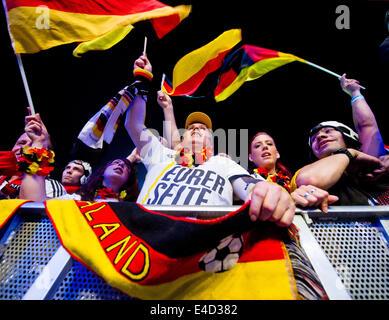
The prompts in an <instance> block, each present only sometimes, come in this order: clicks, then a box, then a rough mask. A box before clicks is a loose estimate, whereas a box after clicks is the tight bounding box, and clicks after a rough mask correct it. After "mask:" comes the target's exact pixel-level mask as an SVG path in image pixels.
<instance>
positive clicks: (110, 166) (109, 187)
mask: <svg viewBox="0 0 389 320" xmlns="http://www.w3.org/2000/svg"><path fill="white" fill-rule="evenodd" d="M138 195H139V185H138V180H137V177H136V167H135V166H134V164H133V163H132V162H130V161H128V160H127V159H115V160H112V161H110V162H108V163H107V164H106V165H104V166H102V167H101V168H99V169H98V170H97V171H96V172H95V173H94V174H92V175H91V176H90V178H89V179H88V181H87V183H86V184H85V185H83V186H82V187H81V200H85V201H94V200H106V199H110V200H113V201H115V200H114V199H116V200H117V201H132V202H135V201H136V199H137V197H138Z"/></svg>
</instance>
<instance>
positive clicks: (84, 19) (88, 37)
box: [3, 0, 191, 56]
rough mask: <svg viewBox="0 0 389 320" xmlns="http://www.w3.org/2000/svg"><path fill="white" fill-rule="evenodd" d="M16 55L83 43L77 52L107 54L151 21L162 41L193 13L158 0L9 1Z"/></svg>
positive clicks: (5, 4) (185, 7)
mask: <svg viewBox="0 0 389 320" xmlns="http://www.w3.org/2000/svg"><path fill="white" fill-rule="evenodd" d="M3 4H4V7H5V11H6V13H7V15H8V25H9V31H10V36H11V40H12V44H13V47H14V50H15V53H35V52H38V51H40V50H45V49H49V48H52V47H55V46H58V45H61V44H66V43H73V42H81V44H80V45H79V46H78V47H77V48H76V49H75V50H74V55H76V56H77V55H79V54H81V53H84V52H86V51H88V50H105V49H108V48H110V47H112V46H113V45H114V44H116V43H117V42H119V41H120V40H122V39H123V38H124V37H125V36H126V35H127V34H128V33H129V32H130V31H131V30H132V29H133V24H134V23H136V22H139V21H142V20H150V22H151V23H152V25H153V27H154V30H155V32H156V34H157V36H158V37H159V38H161V37H163V36H164V35H165V34H166V33H168V32H169V31H171V30H172V29H174V28H175V27H176V26H177V25H178V24H179V23H180V22H181V21H182V20H183V19H184V18H186V17H187V16H188V14H189V12H190V10H191V7H190V6H188V5H182V6H177V7H170V6H167V5H165V4H163V3H161V2H159V1H156V0H126V1H121V0H94V1H89V0H77V1H75V0H67V1H62V0H50V1H45V0H3Z"/></svg>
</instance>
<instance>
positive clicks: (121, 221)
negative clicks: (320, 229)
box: [46, 199, 297, 299]
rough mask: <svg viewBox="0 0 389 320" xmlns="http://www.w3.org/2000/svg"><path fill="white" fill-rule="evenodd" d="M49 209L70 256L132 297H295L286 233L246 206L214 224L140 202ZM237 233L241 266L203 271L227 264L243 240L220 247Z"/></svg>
mask: <svg viewBox="0 0 389 320" xmlns="http://www.w3.org/2000/svg"><path fill="white" fill-rule="evenodd" d="M46 209H47V213H48V215H49V217H50V219H51V221H52V222H53V224H54V227H55V229H56V231H57V234H58V236H59V238H60V241H61V243H62V245H63V246H64V247H65V248H66V249H67V250H68V251H69V253H70V254H71V255H72V256H73V257H74V258H75V259H77V260H78V261H80V262H81V263H83V264H84V265H85V266H86V267H88V268H89V269H91V270H92V271H93V272H95V273H96V274H97V275H98V276H100V277H102V278H103V279H105V281H107V283H108V284H110V285H111V286H113V287H115V288H117V289H119V290H121V291H122V292H124V293H126V294H128V295H130V296H132V297H137V298H140V299H296V298H297V291H296V286H295V281H294V278H293V275H292V269H291V264H290V260H289V257H288V254H287V252H286V249H285V246H284V244H283V241H282V233H283V232H284V231H285V229H282V228H277V227H276V226H275V225H274V224H272V223H263V222H257V223H253V222H251V220H250V218H249V214H248V203H247V204H245V205H243V206H242V207H241V208H240V209H239V210H237V211H235V212H231V213H230V214H228V215H226V216H224V217H221V218H217V219H213V220H193V219H189V218H178V217H172V216H167V215H164V214H161V213H157V212H150V211H148V210H146V209H145V208H144V207H142V206H140V205H138V204H135V203H105V202H83V201H73V200H55V199H54V200H49V201H47V202H46ZM239 234H241V235H242V239H243V250H241V251H240V254H241V255H240V258H239V261H238V262H237V263H236V264H235V265H234V266H233V267H232V265H231V263H225V264H227V265H228V267H227V269H228V268H231V267H232V269H230V270H228V271H225V272H218V273H214V272H208V271H204V269H205V270H209V269H208V267H209V266H212V265H215V263H216V264H217V263H219V262H220V261H224V262H225V257H228V256H229V253H230V254H231V252H235V251H236V250H238V249H239V248H237V245H238V244H239V241H238V242H237V243H235V245H234V246H233V247H235V249H234V248H230V247H228V246H226V243H227V242H228V241H227V242H226V241H225V240H224V241H221V240H223V239H225V238H226V237H227V238H228V236H230V235H239ZM234 239H241V238H240V237H238V236H236V238H234ZM216 247H218V249H217V250H216V251H217V252H218V253H217V254H215V252H216V251H215V250H214V248H216ZM229 250H231V252H229ZM234 250H235V251H234ZM238 251H239V250H238ZM204 257H205V259H204ZM202 258H203V259H202ZM223 259H224V260H223ZM200 261H201V262H200ZM224 267H225V266H224ZM211 269H212V268H211Z"/></svg>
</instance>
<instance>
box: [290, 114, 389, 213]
mask: <svg viewBox="0 0 389 320" xmlns="http://www.w3.org/2000/svg"><path fill="white" fill-rule="evenodd" d="M308 143H309V146H310V149H311V150H310V152H311V159H312V160H313V161H314V162H313V163H311V164H309V165H306V166H305V167H303V168H301V169H300V170H298V171H297V172H296V174H295V176H294V177H293V179H292V183H291V187H292V190H293V189H295V188H297V187H300V186H301V185H308V184H310V185H314V186H317V187H319V188H321V189H324V190H327V191H328V192H329V193H331V194H333V195H336V196H338V197H339V200H338V201H337V202H336V203H335V205H368V204H370V205H376V204H386V203H384V202H386V198H388V200H389V197H388V195H389V194H388V187H389V179H388V176H387V175H386V171H385V167H384V164H383V162H382V161H380V160H379V159H378V158H376V157H373V156H371V155H368V154H366V153H363V152H361V151H359V150H358V148H359V147H360V142H359V139H358V134H357V133H356V132H354V131H353V130H352V129H351V128H350V127H348V126H347V125H345V124H343V123H340V122H337V121H325V122H321V123H319V124H318V125H316V126H315V127H313V128H312V129H311V130H310V133H309V141H308ZM314 191H315V190H314V189H312V190H311V192H312V193H314ZM304 197H307V198H308V197H310V193H309V192H308V193H306V194H305V195H304Z"/></svg>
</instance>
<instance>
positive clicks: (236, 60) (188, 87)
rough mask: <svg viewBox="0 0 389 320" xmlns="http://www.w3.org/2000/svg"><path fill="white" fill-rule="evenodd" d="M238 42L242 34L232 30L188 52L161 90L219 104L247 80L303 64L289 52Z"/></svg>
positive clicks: (237, 30) (172, 94) (173, 94)
mask: <svg viewBox="0 0 389 320" xmlns="http://www.w3.org/2000/svg"><path fill="white" fill-rule="evenodd" d="M240 42H241V31H240V30H239V29H232V30H229V31H226V32H224V33H223V34H221V35H220V36H219V37H217V38H216V39H215V40H213V41H211V42H210V43H208V44H207V45H205V46H203V47H201V48H199V49H197V50H194V51H192V52H190V53H188V54H187V55H185V56H184V57H182V58H181V59H180V60H179V61H178V62H177V63H176V65H175V66H174V68H173V73H172V81H171V80H170V79H168V78H165V81H164V83H163V86H162V87H163V90H164V91H165V92H166V93H167V94H169V95H171V96H180V95H186V96H189V97H200V96H206V95H213V97H214V98H215V100H216V102H219V101H223V100H225V99H227V98H228V97H229V96H231V95H232V94H233V93H234V92H235V91H236V90H238V89H239V88H240V87H241V86H242V85H243V84H244V82H246V81H251V80H255V79H258V78H260V77H262V76H263V75H264V74H266V73H268V72H270V71H272V70H274V69H276V68H278V67H281V66H283V65H285V64H288V63H291V62H294V61H300V62H303V63H305V62H306V60H304V59H301V58H299V57H296V56H294V55H292V54H289V53H283V52H280V51H275V50H270V49H265V48H261V47H255V46H251V45H243V44H240ZM238 43H239V45H238Z"/></svg>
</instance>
